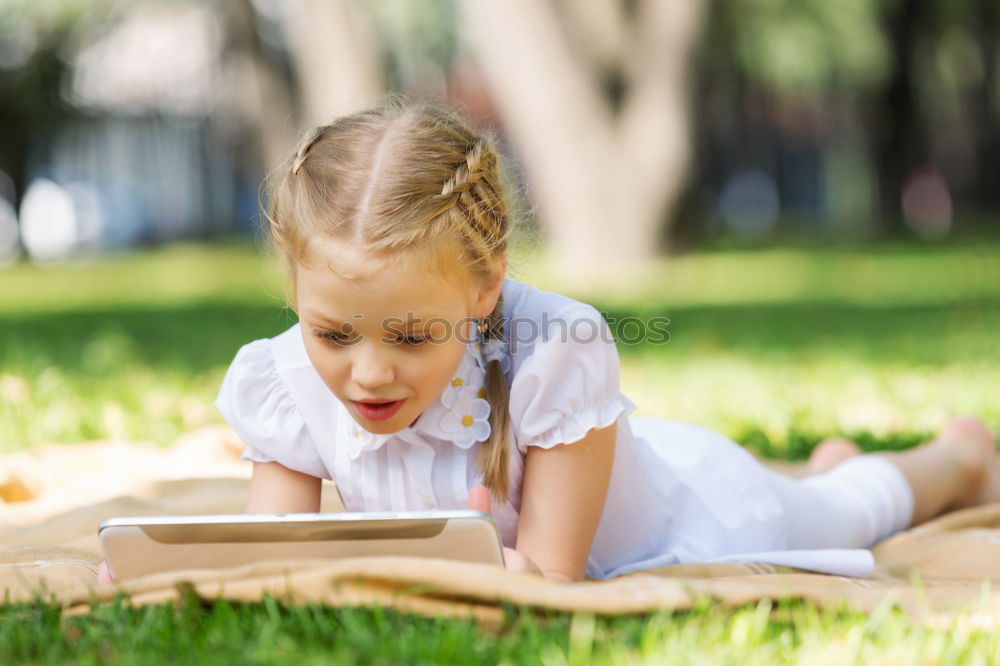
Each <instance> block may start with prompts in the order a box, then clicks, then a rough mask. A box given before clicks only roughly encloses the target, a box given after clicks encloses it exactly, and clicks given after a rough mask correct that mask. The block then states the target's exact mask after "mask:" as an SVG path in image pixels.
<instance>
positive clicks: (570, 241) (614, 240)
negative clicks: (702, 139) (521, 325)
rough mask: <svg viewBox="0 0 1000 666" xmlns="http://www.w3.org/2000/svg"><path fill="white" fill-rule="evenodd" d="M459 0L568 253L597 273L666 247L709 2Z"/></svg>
mask: <svg viewBox="0 0 1000 666" xmlns="http://www.w3.org/2000/svg"><path fill="white" fill-rule="evenodd" d="M459 4H460V7H461V8H462V10H463V11H464V16H463V21H464V24H465V26H466V29H467V30H468V33H469V35H470V37H471V39H470V43H471V44H472V48H473V49H474V54H475V55H476V57H477V60H478V61H479V63H480V66H481V68H482V69H483V71H484V74H485V76H486V79H487V80H488V81H489V83H490V85H491V87H492V89H493V91H494V93H495V95H496V97H497V104H498V107H499V109H500V113H501V115H502V117H503V120H504V124H505V126H506V128H507V130H508V131H509V133H510V136H511V138H512V140H513V141H514V142H515V143H516V144H517V146H518V152H519V153H520V154H521V155H522V156H523V158H524V161H525V170H526V172H527V176H528V178H529V181H530V183H531V188H532V191H533V194H534V197H535V199H536V201H537V203H538V206H539V209H540V212H541V215H542V218H543V223H544V225H545V228H546V230H547V233H548V237H549V240H550V241H551V243H552V245H553V251H554V258H555V259H556V261H557V262H559V264H561V265H562V267H563V268H564V269H565V270H568V271H571V272H573V273H574V274H575V275H577V276H578V277H596V275H595V273H596V272H597V271H599V270H600V269H602V268H604V267H608V269H610V270H614V269H620V268H621V266H622V265H624V264H625V263H626V262H632V261H636V260H642V259H648V258H650V257H652V256H653V255H655V254H656V253H657V250H658V245H659V242H660V239H661V238H662V236H663V233H662V232H663V231H664V230H663V226H664V221H665V220H667V219H669V214H670V213H671V212H672V209H673V207H674V205H675V203H676V201H677V199H678V197H679V195H680V193H681V190H682V188H683V186H684V181H685V173H686V168H687V166H688V161H689V155H690V152H691V147H690V137H689V126H690V118H689V109H688V103H689V99H688V98H689V94H688V88H689V86H688V79H689V77H688V70H689V64H690V63H689V61H690V58H691V54H692V51H693V47H694V45H695V43H696V40H697V38H698V35H699V32H700V30H699V29H700V25H701V21H702V14H703V13H704V4H705V1H704V0H669V1H666V2H664V1H662V0H636V2H634V3H631V4H632V5H633V9H632V11H631V14H628V13H626V7H625V5H626V3H622V2H619V1H617V0H588V1H587V2H575V1H573V0H564V1H563V2H559V3H553V2H547V1H541V2H540V1H538V0H507V1H506V2H488V1H483V2H480V1H471V2H461V3H459ZM560 13H561V14H562V15H561V16H560ZM574 47H576V48H574Z"/></svg>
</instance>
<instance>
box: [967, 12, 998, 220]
mask: <svg viewBox="0 0 1000 666" xmlns="http://www.w3.org/2000/svg"><path fill="white" fill-rule="evenodd" d="M975 18H976V25H975V28H974V29H973V31H972V33H973V36H974V38H975V40H976V42H977V44H978V46H979V53H980V58H981V59H982V63H983V75H982V81H981V82H980V85H979V87H978V89H977V90H976V92H975V95H974V96H973V98H972V100H971V102H972V104H971V106H972V118H973V122H974V128H973V137H974V138H973V147H974V150H975V153H976V164H975V174H976V179H975V183H974V186H973V187H974V194H975V198H976V203H977V204H978V205H979V206H981V207H982V208H984V209H986V210H996V208H997V207H998V205H1000V170H997V168H996V166H995V164H994V163H993V160H995V159H996V157H997V155H1000V79H998V76H1000V72H998V71H997V54H998V53H1000V38H998V37H997V31H998V30H1000V7H998V6H997V3H996V0H977V2H976V11H975Z"/></svg>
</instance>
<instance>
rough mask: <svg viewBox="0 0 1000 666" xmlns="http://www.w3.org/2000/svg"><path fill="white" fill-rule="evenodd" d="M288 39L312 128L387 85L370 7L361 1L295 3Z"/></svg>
mask: <svg viewBox="0 0 1000 666" xmlns="http://www.w3.org/2000/svg"><path fill="white" fill-rule="evenodd" d="M290 4H291V6H290V8H289V10H288V17H289V21H288V23H287V29H288V43H289V45H290V47H291V49H292V56H293V60H294V67H295V74H296V76H297V78H298V82H299V88H300V94H301V102H302V105H301V106H302V110H303V118H302V119H303V121H304V122H305V124H306V125H307V126H309V127H312V126H313V125H319V124H323V123H328V122H330V121H331V120H333V119H334V118H335V117H337V116H340V115H344V114H347V113H351V112H353V111H358V110H360V109H362V108H365V107H367V106H370V105H372V104H374V103H376V102H377V101H378V98H379V96H381V95H382V94H383V93H384V92H385V89H386V82H385V79H384V75H383V71H384V67H383V66H382V55H381V52H380V50H379V43H378V38H377V35H376V33H375V27H374V25H373V22H372V18H371V16H370V12H367V11H362V9H361V7H360V6H359V4H358V3H357V2H356V0H296V1H294V2H291V3H290Z"/></svg>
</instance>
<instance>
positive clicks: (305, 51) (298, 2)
mask: <svg viewBox="0 0 1000 666" xmlns="http://www.w3.org/2000/svg"><path fill="white" fill-rule="evenodd" d="M223 7H225V11H224V12H223V14H224V17H225V20H226V24H227V27H228V30H227V35H228V39H229V42H230V45H231V48H232V49H233V50H234V51H236V52H238V53H240V54H242V55H243V56H245V57H246V58H247V59H248V61H249V63H250V65H251V70H252V75H253V84H254V86H255V87H256V94H257V97H258V98H259V99H258V104H257V106H258V107H259V109H258V110H257V111H256V112H255V113H254V114H252V117H251V119H250V120H251V122H253V124H254V132H255V135H256V137H257V140H258V152H259V153H260V157H261V159H262V160H263V162H264V165H265V168H266V170H268V171H269V170H270V169H272V168H274V167H275V166H276V165H278V164H280V163H281V162H282V161H283V160H285V159H286V158H287V157H288V156H289V154H290V153H291V151H292V150H294V148H295V142H296V140H297V138H298V137H299V136H300V135H301V134H303V133H304V131H305V129H306V128H308V127H311V126H313V125H316V124H321V123H325V122H329V121H330V120H332V119H333V118H334V117H336V116H338V115H341V114H344V113H349V112H351V111H355V110H357V109H359V108H362V107H364V106H367V105H368V104H370V103H372V102H373V101H375V99H376V97H377V96H378V95H379V94H381V93H382V92H383V86H384V82H383V78H382V65H381V56H380V53H379V47H378V42H377V39H376V37H375V35H374V30H373V28H372V26H371V24H370V17H369V16H368V14H367V13H365V12H363V11H360V10H359V8H358V6H357V3H356V1H355V0H289V3H288V6H287V8H286V11H287V16H288V20H287V21H286V22H285V27H286V30H287V31H288V42H289V44H290V46H291V50H292V62H291V68H292V70H293V74H294V76H293V77H291V78H292V80H291V81H290V80H289V76H288V72H287V65H286V64H285V62H284V61H283V60H282V59H281V58H278V57H276V54H275V53H268V50H267V49H266V48H265V45H264V44H262V43H261V40H260V37H259V35H258V30H257V25H256V20H257V15H256V12H255V11H254V8H253V5H252V4H251V2H250V0H240V1H239V2H235V3H224V5H223Z"/></svg>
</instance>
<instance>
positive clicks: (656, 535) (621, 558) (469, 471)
mask: <svg viewBox="0 0 1000 666" xmlns="http://www.w3.org/2000/svg"><path fill="white" fill-rule="evenodd" d="M503 294H504V308H503V309H504V320H505V322H506V325H507V328H506V336H505V340H504V342H502V343H494V344H491V345H490V347H489V348H488V349H487V350H486V352H487V355H488V356H490V357H496V358H499V359H500V360H501V362H502V366H503V367H504V370H505V374H506V377H507V381H508V386H509V387H510V418H511V428H510V436H509V439H508V446H509V452H510V454H511V455H509V456H508V458H509V460H510V468H509V472H510V474H509V478H510V489H509V500H508V501H507V502H505V503H503V504H502V505H497V504H496V503H494V505H493V507H492V511H493V517H494V519H495V521H496V523H497V527H498V529H499V531H500V538H501V541H502V542H503V544H504V545H505V546H509V547H511V548H513V547H515V545H516V540H517V521H518V515H519V511H520V506H521V485H522V480H523V476H524V460H525V456H526V454H527V449H528V447H529V446H540V447H543V448H551V447H553V446H556V445H559V444H572V443H575V442H577V441H579V440H580V439H582V438H583V436H584V435H585V434H586V433H587V431H589V430H590V429H592V428H603V427H605V426H608V425H610V424H612V423H615V422H617V440H616V448H615V457H614V463H613V467H612V473H611V482H610V485H609V488H608V493H607V497H606V500H605V506H604V511H603V514H602V517H601V522H600V525H599V526H598V529H597V533H596V535H595V537H594V542H593V545H592V547H591V550H590V553H589V556H588V560H587V569H586V575H587V576H588V577H590V578H594V579H604V578H611V577H614V576H617V575H620V574H624V573H628V572H631V571H637V570H641V569H647V568H652V567H657V566H662V565H666V564H677V563H690V562H701V561H722V560H730V561H733V560H735V561H740V560H741V559H744V560H748V561H759V562H769V561H770V562H774V563H778V564H787V565H790V566H802V567H803V568H810V569H814V570H817V571H827V572H831V573H841V574H845V575H868V573H870V569H871V564H872V562H871V554H870V552H869V551H867V550H852V551H841V553H842V554H843V553H845V552H846V555H845V557H846V559H845V558H844V557H842V558H840V559H837V558H831V557H828V556H827V557H820V558H819V560H818V561H817V558H816V552H815V551H785V548H786V544H787V538H786V533H785V521H784V514H783V509H782V507H781V505H780V503H779V501H778V498H777V497H776V495H775V493H774V491H773V490H772V489H771V488H770V487H769V486H768V484H767V482H766V481H765V479H764V474H763V472H762V469H763V468H762V467H761V466H760V464H759V463H758V462H757V461H756V459H754V458H753V456H752V455H750V453H749V452H747V451H746V450H745V449H743V448H742V447H741V446H739V445H738V444H736V443H734V442H732V441H730V440H728V439H727V438H725V437H724V436H722V435H720V434H718V433H715V432H713V431H711V430H708V429H707V428H702V427H699V426H695V425H691V424H685V423H678V422H673V421H666V420H663V419H646V418H632V419H629V418H628V414H630V413H631V412H632V411H634V410H635V408H636V407H635V405H634V404H633V403H632V402H631V401H630V400H629V399H628V398H627V397H625V396H624V395H623V394H622V393H621V392H620V391H619V358H618V352H617V349H616V347H615V343H614V341H613V339H612V337H611V335H610V331H609V328H608V325H607V322H606V321H605V320H604V318H603V317H602V316H601V314H600V313H599V312H598V311H597V310H596V309H594V308H593V307H592V306H590V305H586V304H584V303H581V302H579V301H575V300H573V299H570V298H567V297H565V296H560V295H557V294H552V293H547V292H542V291H539V290H538V289H536V288H534V287H532V286H530V285H528V284H525V283H521V282H518V281H515V280H511V279H507V280H505V281H504V286H503ZM484 363H485V362H484V360H483V353H482V350H481V349H480V347H479V346H478V345H476V344H469V345H468V346H467V348H466V351H465V355H464V356H463V358H462V360H461V363H460V364H459V367H458V370H457V372H456V375H455V378H454V379H453V381H452V382H451V385H450V386H449V387H448V388H446V389H445V391H444V392H443V393H442V395H441V396H440V397H439V399H438V400H437V401H436V402H434V403H432V404H431V405H430V406H429V407H428V408H427V409H426V410H425V411H424V412H423V413H422V414H421V415H420V417H419V418H418V419H417V420H416V421H415V422H414V423H413V425H411V426H409V427H407V428H404V429H403V430H400V431H398V432H396V433H392V434H388V435H376V434H372V433H369V432H367V431H365V430H363V429H362V428H360V427H359V426H358V425H357V424H356V423H355V422H354V420H353V418H352V417H351V415H350V413H349V412H348V411H347V409H346V408H345V407H344V405H343V404H342V403H341V402H340V401H339V400H338V399H337V398H336V397H335V396H334V395H333V394H332V393H331V392H330V391H329V389H328V388H327V387H326V385H325V384H323V382H322V380H321V379H320V377H319V375H318V374H317V373H316V371H315V370H314V369H313V367H312V365H311V364H310V362H309V358H308V356H307V355H306V351H305V345H304V342H303V339H302V332H301V330H300V327H299V325H298V324H296V325H295V326H292V327H291V328H290V329H288V330H287V331H285V332H284V333H282V334H280V335H278V336H276V337H274V338H269V339H262V340H255V341H253V342H251V343H249V344H247V345H245V346H244V347H243V348H242V349H240V351H239V353H237V355H236V358H235V360H234V361H233V363H232V365H231V367H230V368H229V370H228V372H227V374H226V377H225V379H224V380H223V383H222V387H221V389H220V391H219V396H218V399H217V400H216V403H215V404H216V407H217V408H218V409H219V411H220V412H221V413H222V415H223V416H224V417H225V419H226V420H227V421H228V422H229V423H230V425H231V426H232V427H233V429H234V430H235V431H236V433H237V434H238V435H239V436H240V437H241V439H242V440H243V441H244V442H245V443H246V449H245V450H244V453H243V459H244V460H253V461H258V462H270V461H277V462H279V463H281V464H282V465H284V466H286V467H288V468H290V469H294V470H297V471H300V472H304V473H306V474H310V475H313V476H317V477H322V478H326V479H332V480H333V481H334V483H335V484H336V486H337V489H338V491H339V492H340V495H341V499H342V500H343V504H344V507H345V508H346V509H347V510H348V511H402V510H423V509H465V508H466V507H467V500H468V491H469V488H471V487H472V486H474V485H476V484H478V483H482V474H481V472H479V470H478V469H477V467H476V456H477V453H478V447H479V446H480V445H479V438H480V437H482V436H483V433H485V432H488V424H486V423H485V419H486V415H487V414H488V405H487V406H485V407H484V405H482V404H480V403H482V402H484V401H482V400H481V399H478V389H479V388H480V387H481V386H482V384H483V380H484V377H485V374H484ZM462 416H470V417H471V418H469V419H467V421H466V423H468V425H467V426H465V425H463V421H462V418H461V417H462ZM484 426H485V428H484ZM775 551H777V552H775ZM829 552H832V551H829ZM829 552H828V553H827V554H829ZM821 554H822V553H821Z"/></svg>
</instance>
